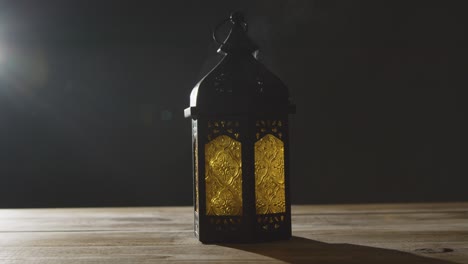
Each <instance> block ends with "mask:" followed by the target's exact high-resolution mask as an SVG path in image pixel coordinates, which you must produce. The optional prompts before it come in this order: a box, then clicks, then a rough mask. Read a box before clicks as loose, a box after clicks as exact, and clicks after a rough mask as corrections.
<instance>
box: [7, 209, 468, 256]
mask: <svg viewBox="0 0 468 264" xmlns="http://www.w3.org/2000/svg"><path fill="white" fill-rule="evenodd" d="M192 217H193V214H192V209H191V208H189V207H137V208H80V209H15V210H10V209H1V210H0V263H2V264H3V263H47V264H54V263H113V264H118V263H165V262H185V263H220V262H222V263H257V262H262V263H321V264H323V263H325V264H326V263H360V264H363V263H468V203H450V204H442V203H441V204H385V205H382V204H373V205H330V206H328V205H327V206H325V205H319V206H317V205H298V206H293V235H294V236H293V238H292V239H291V240H289V241H280V242H272V243H260V244H223V245H203V244H201V243H199V242H198V240H196V239H195V238H194V236H193V231H192V228H193V227H192V220H193V219H192Z"/></svg>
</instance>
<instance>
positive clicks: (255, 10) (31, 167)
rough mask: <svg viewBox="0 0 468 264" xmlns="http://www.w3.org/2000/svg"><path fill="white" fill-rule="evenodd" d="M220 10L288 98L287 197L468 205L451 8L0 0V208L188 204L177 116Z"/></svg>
mask: <svg viewBox="0 0 468 264" xmlns="http://www.w3.org/2000/svg"><path fill="white" fill-rule="evenodd" d="M447 2H448V1H447ZM449 3H453V2H449ZM234 10H241V11H244V12H245V14H246V18H247V20H248V22H249V26H250V31H249V32H250V35H251V37H252V38H253V39H254V40H255V42H256V43H257V44H258V45H259V46H260V47H261V55H260V59H261V61H262V62H263V63H264V64H266V65H267V67H268V68H270V69H271V70H272V71H273V72H274V73H276V74H277V75H278V76H279V77H280V78H281V79H282V80H283V81H284V82H285V83H286V84H287V85H288V86H289V87H290V90H291V94H292V97H293V100H294V102H295V103H296V104H297V114H296V115H294V116H293V117H292V120H291V124H292V131H291V135H292V139H291V141H292V153H291V157H292V160H291V161H292V171H291V174H292V179H291V186H292V187H291V188H292V199H293V200H292V201H293V203H363V202H425V201H461V200H468V191H467V183H468V180H467V177H468V169H467V166H466V165H467V160H468V154H467V147H468V144H467V135H468V133H467V132H468V129H467V126H466V97H464V96H462V92H463V91H464V90H465V89H467V88H466V87H467V84H468V80H467V74H466V72H467V69H468V66H467V63H468V56H467V55H468V50H467V44H468V43H467V41H466V40H465V37H466V30H467V25H468V24H467V23H466V21H465V17H466V14H465V11H464V10H465V9H463V8H462V7H461V6H449V4H448V3H446V2H445V1H438V2H436V3H430V2H428V1H421V2H411V1H388V2H382V1H368V2H358V1H308V0H297V1H279V0H261V1H260V0H259V1H180V0H172V1H126V2H124V1H81V0H80V1H78V0H76V1H65V0H64V1H42V0H41V1H21V0H15V1H0V207H62V206H124V205H128V206H133V205H189V204H191V203H192V200H191V198H192V174H191V164H192V162H191V134H190V133H191V130H190V121H189V120H187V119H184V118H183V109H184V108H185V107H187V106H188V104H189V94H190V91H191V89H192V87H193V86H194V85H195V84H196V83H197V81H198V80H199V79H200V78H201V77H202V76H203V75H204V74H206V73H207V72H208V71H209V69H210V68H211V67H213V66H214V65H215V64H216V62H217V61H218V60H219V58H220V57H219V55H217V54H216V53H215V51H216V49H217V46H216V45H215V44H214V43H213V42H212V40H211V38H210V28H212V27H213V26H214V25H216V24H217V23H218V22H219V21H221V20H222V19H224V18H226V17H227V16H228V15H229V13H230V12H231V11H234Z"/></svg>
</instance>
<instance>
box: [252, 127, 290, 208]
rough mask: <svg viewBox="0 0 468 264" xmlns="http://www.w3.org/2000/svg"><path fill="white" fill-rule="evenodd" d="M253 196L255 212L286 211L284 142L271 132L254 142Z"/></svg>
mask: <svg viewBox="0 0 468 264" xmlns="http://www.w3.org/2000/svg"><path fill="white" fill-rule="evenodd" d="M255 198H256V212H257V214H275V213H284V212H286V198H285V182H284V144H283V141H281V140H280V139H278V138H277V137H275V136H273V135H271V134H266V135H265V136H264V137H262V138H261V139H260V140H258V141H257V142H256V143H255Z"/></svg>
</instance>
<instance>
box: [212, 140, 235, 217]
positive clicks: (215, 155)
mask: <svg viewBox="0 0 468 264" xmlns="http://www.w3.org/2000/svg"><path fill="white" fill-rule="evenodd" d="M205 183H206V214H207V215H242V159H241V143H240V142H239V141H236V140H234V139H232V138H230V137H228V136H225V135H222V136H218V137H216V138H215V139H213V140H212V141H210V142H208V143H207V144H206V145H205Z"/></svg>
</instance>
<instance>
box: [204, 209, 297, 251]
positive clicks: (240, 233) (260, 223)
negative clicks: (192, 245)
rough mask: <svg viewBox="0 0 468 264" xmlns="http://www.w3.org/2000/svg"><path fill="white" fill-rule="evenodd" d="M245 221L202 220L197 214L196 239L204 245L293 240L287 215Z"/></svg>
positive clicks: (230, 217) (263, 216)
mask: <svg viewBox="0 0 468 264" xmlns="http://www.w3.org/2000/svg"><path fill="white" fill-rule="evenodd" d="M275 219H277V220H278V221H277V222H275ZM245 220H246V219H245V218H241V217H240V216H239V217H234V216H204V217H201V218H200V217H199V215H198V213H197V212H195V237H197V238H198V239H199V240H200V241H201V242H202V243H203V244H219V243H260V242H269V241H276V240H288V239H290V238H291V222H290V217H286V215H285V214H271V215H258V216H257V217H256V218H255V219H252V218H251V219H249V221H245Z"/></svg>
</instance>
